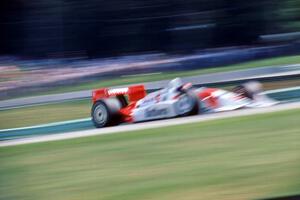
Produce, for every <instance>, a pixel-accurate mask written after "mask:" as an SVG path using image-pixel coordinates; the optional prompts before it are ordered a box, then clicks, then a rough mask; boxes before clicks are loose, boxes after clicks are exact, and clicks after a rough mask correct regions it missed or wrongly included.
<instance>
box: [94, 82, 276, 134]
mask: <svg viewBox="0 0 300 200" xmlns="http://www.w3.org/2000/svg"><path fill="white" fill-rule="evenodd" d="M92 101H93V106H92V111H91V117H92V121H93V123H94V125H95V126H96V127H97V128H101V127H106V126H112V125H117V124H119V123H122V122H142V121H149V120H158V119H166V118H173V117H181V116H189V115H197V114H199V113H209V112H221V111H228V110H236V109H240V108H247V107H266V106H272V105H274V104H277V102H276V101H274V100H272V99H270V98H268V97H267V96H266V95H264V94H263V93H262V87H261V84H260V83H258V82H248V83H245V84H242V85H240V86H237V87H235V88H234V89H233V90H232V91H227V90H223V89H217V88H207V87H199V88H194V87H193V85H192V84H191V83H183V82H182V80H181V79H180V78H176V79H173V80H171V81H170V82H169V83H168V85H167V87H165V88H163V89H160V90H158V91H155V92H152V93H149V94H147V91H146V89H145V86H144V85H133V86H130V87H124V88H115V89H109V88H102V89H98V90H94V91H93V92H92Z"/></svg>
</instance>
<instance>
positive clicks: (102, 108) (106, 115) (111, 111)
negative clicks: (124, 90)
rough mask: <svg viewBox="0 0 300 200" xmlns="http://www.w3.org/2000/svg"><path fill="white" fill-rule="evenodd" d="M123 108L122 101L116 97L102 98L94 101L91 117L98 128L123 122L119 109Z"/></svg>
mask: <svg viewBox="0 0 300 200" xmlns="http://www.w3.org/2000/svg"><path fill="white" fill-rule="evenodd" d="M121 108H122V104H121V102H120V101H119V100H118V99H116V98H109V99H102V100H98V101H96V102H95V103H94V105H93V107H92V111H91V117H92V121H93V123H94V125H95V126H96V127H97V128H102V127H106V126H112V125H117V124H119V123H120V122H121V116H120V114H119V110H120V109H121Z"/></svg>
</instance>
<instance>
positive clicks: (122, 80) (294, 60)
mask: <svg viewBox="0 0 300 200" xmlns="http://www.w3.org/2000/svg"><path fill="white" fill-rule="evenodd" d="M298 63H300V56H284V57H277V58H269V59H262V60H257V61H251V62H244V63H239V64H235V65H229V66H223V67H210V68H207V69H199V70H189V71H177V72H176V71H171V72H164V73H161V74H152V75H149V76H137V77H119V78H115V79H109V80H107V79H104V80H101V79H100V80H98V81H92V82H88V83H79V84H75V85H74V84H73V85H72V86H62V87H57V88H55V89H53V90H49V91H46V92H43V93H39V94H54V93H63V92H71V91H80V90H87V89H94V88H99V87H111V86H118V85H126V84H133V83H141V82H151V81H158V80H165V79H172V78H176V77H185V76H194V75H202V74H209V73H216V72H226V71H234V70H240V69H249V68H255V67H265V66H273V65H274V66H276V65H287V64H298ZM175 67H176V66H175Z"/></svg>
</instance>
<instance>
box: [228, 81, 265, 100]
mask: <svg viewBox="0 0 300 200" xmlns="http://www.w3.org/2000/svg"><path fill="white" fill-rule="evenodd" d="M232 91H233V92H234V93H236V94H238V95H240V96H243V97H247V98H249V99H254V98H255V95H256V94H258V93H260V92H261V91H262V84H261V83H260V82H257V81H251V82H247V83H244V84H242V85H239V86H237V87H235V88H233V90H232Z"/></svg>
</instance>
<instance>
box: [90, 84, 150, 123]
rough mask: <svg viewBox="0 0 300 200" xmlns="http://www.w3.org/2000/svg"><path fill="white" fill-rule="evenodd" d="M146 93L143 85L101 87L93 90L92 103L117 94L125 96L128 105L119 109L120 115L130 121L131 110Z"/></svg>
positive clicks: (124, 119)
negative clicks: (112, 87)
mask: <svg viewBox="0 0 300 200" xmlns="http://www.w3.org/2000/svg"><path fill="white" fill-rule="evenodd" d="M146 95H147V92H146V90H145V86H144V85H135V86H130V87H125V88H117V89H108V88H102V89H98V90H94V91H93V93H92V100H93V103H95V102H96V101H98V100H100V99H105V98H110V97H117V96H127V99H128V105H127V106H125V107H123V108H121V109H120V110H119V112H120V114H121V116H123V121H126V122H131V121H132V115H131V113H132V110H133V109H134V108H135V107H136V102H137V101H138V100H140V99H142V98H144V97H145V96H146Z"/></svg>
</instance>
